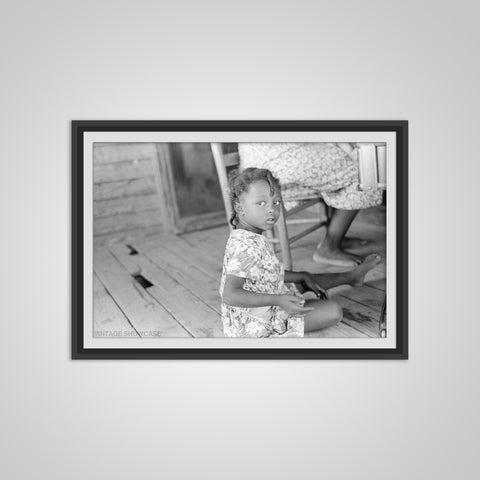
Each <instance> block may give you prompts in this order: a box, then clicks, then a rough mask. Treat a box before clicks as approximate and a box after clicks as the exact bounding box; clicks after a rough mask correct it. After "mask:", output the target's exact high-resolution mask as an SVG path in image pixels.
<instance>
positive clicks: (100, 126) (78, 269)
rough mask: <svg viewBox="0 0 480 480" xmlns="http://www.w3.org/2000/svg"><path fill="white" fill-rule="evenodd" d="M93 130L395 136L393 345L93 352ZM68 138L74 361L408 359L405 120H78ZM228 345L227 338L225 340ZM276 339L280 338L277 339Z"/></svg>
mask: <svg viewBox="0 0 480 480" xmlns="http://www.w3.org/2000/svg"><path fill="white" fill-rule="evenodd" d="M92 132H118V133H122V132H184V133H185V134H188V133H189V132H331V133H335V132H345V133H348V132H387V133H391V134H392V135H394V137H395V149H396V150H395V151H396V165H395V182H396V189H395V191H396V203H395V205H396V212H395V214H396V219H395V225H396V232H397V234H396V249H395V251H396V258H395V259H394V260H393V259H392V260H390V261H395V267H396V301H395V305H396V308H395V310H396V331H395V336H396V343H395V346H394V347H389V348H360V349H359V348H335V347H332V348H280V347H279V348H276V347H275V348H236V347H235V348H228V346H222V347H221V348H123V347H122V348H91V347H86V346H85V338H84V320H85V315H86V314H88V312H85V311H84V294H85V292H84V268H85V265H84V248H85V246H86V245H85V240H84V218H85V215H92V212H86V211H85V210H84V200H85V199H84V154H85V152H84V138H85V135H86V134H89V133H92ZM71 135H72V138H71V140H72V178H71V181H72V319H71V321H72V324H71V325H72V338H71V349H72V350H71V358H72V359H126V360H128V359H163V360H168V359H172V360H173V359H185V360H188V359H191V360H200V359H223V360H227V359H244V360H246V359H269V360H277V359H282V360H290V359H291V360H293V359H303V360H308V359H351V360H354V359H385V360H386V359H407V358H408V121H404V120H401V121H397V120H381V121H380V120H379V121H377V120H356V121H348V120H347V121H340V120H335V121H230V120H229V121H138V120H135V121H97V120H92V121H90V120H76V121H72V124H71ZM224 341H225V342H228V339H225V340H224ZM264 341H270V340H268V339H266V340H264ZM277 341H278V340H277Z"/></svg>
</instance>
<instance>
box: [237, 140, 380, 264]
mask: <svg viewBox="0 0 480 480" xmlns="http://www.w3.org/2000/svg"><path fill="white" fill-rule="evenodd" d="M238 147H239V148H238V150H239V153H240V165H241V168H247V167H258V168H268V169H269V170H270V171H271V172H272V173H273V174H274V175H275V177H277V178H278V179H279V181H280V184H281V185H282V192H284V193H287V194H288V193H295V194H296V195H299V194H302V195H303V194H313V193H321V194H322V197H323V199H324V201H325V203H326V204H327V205H329V206H330V207H332V209H333V212H332V217H331V221H330V224H329V226H328V229H327V232H326V235H325V238H324V239H323V241H322V242H321V243H320V244H319V245H318V247H317V249H316V251H315V253H314V255H313V259H314V260H315V261H316V262H319V263H325V264H329V265H337V266H345V267H347V266H354V265H355V264H356V263H359V262H360V261H361V260H362V259H360V258H359V257H357V256H356V255H353V254H352V253H349V252H346V251H345V250H344V248H345V234H346V233H347V230H348V229H349V227H350V225H351V223H352V221H353V219H354V218H355V216H356V214H357V213H358V211H359V210H360V209H362V208H368V207H372V206H375V205H379V204H381V202H382V193H381V192H380V191H362V190H359V188H358V151H357V149H356V145H355V144H350V143H239V145H238ZM287 208H288V206H287Z"/></svg>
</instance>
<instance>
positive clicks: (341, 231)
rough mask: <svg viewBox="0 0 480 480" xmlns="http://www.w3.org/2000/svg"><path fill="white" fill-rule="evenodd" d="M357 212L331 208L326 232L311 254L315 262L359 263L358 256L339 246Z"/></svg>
mask: <svg viewBox="0 0 480 480" xmlns="http://www.w3.org/2000/svg"><path fill="white" fill-rule="evenodd" d="M357 213H358V210H340V209H336V208H334V209H333V214H332V219H331V220H330V224H329V225H328V228H327V234H326V235H325V238H324V239H323V241H322V243H320V244H319V245H318V247H317V250H316V251H315V253H314V254H313V259H314V260H315V261H316V262H319V263H322V262H327V263H329V262H330V263H337V264H342V263H343V264H345V265H352V266H353V264H355V263H360V260H361V259H360V258H359V257H357V256H356V255H353V254H351V253H347V252H345V251H344V250H342V248H341V246H340V244H341V242H342V241H343V239H344V238H345V234H346V233H347V230H348V229H349V228H350V225H351V224H352V222H353V219H354V218H355V216H356V215H357Z"/></svg>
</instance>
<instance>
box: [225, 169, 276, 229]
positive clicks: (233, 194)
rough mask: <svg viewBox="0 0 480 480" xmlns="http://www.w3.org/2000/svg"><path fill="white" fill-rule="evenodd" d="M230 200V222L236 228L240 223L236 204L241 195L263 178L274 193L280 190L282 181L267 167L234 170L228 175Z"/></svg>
mask: <svg viewBox="0 0 480 480" xmlns="http://www.w3.org/2000/svg"><path fill="white" fill-rule="evenodd" d="M228 180H229V190H230V202H231V205H232V216H231V217H230V224H231V225H232V227H233V228H234V229H235V228H237V225H238V223H239V219H238V215H237V211H236V209H235V206H236V205H237V204H238V202H239V198H240V195H241V194H242V193H244V192H246V191H247V190H248V188H249V187H250V185H251V184H252V183H253V182H258V181H259V180H263V181H265V182H267V183H268V185H269V186H270V192H271V194H272V195H273V194H274V193H275V192H276V191H278V192H279V191H280V182H279V181H278V179H277V178H276V177H274V176H273V173H272V172H271V171H270V170H267V169H266V168H246V169H245V170H243V171H241V172H240V171H239V170H234V171H233V172H232V173H231V174H230V175H229V177H228Z"/></svg>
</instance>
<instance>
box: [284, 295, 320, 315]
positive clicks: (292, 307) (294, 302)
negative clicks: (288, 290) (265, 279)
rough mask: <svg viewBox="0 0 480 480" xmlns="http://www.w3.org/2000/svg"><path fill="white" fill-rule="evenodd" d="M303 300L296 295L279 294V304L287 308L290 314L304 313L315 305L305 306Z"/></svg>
mask: <svg viewBox="0 0 480 480" xmlns="http://www.w3.org/2000/svg"><path fill="white" fill-rule="evenodd" d="M302 304H303V301H302V300H301V299H300V298H298V297H295V296H294V295H279V299H278V306H279V307H280V308H281V309H283V310H285V311H286V312H287V313H288V314H289V315H304V314H305V313H307V312H310V311H311V310H314V308H313V307H303V306H302Z"/></svg>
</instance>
